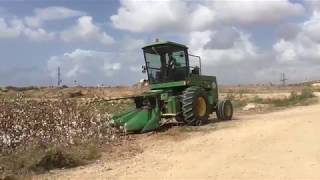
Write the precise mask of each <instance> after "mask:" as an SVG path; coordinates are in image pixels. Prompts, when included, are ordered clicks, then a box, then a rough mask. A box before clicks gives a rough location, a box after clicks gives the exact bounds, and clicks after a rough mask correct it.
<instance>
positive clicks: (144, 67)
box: [142, 66, 147, 74]
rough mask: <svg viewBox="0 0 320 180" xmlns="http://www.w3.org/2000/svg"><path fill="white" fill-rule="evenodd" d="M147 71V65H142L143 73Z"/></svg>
mask: <svg viewBox="0 0 320 180" xmlns="http://www.w3.org/2000/svg"><path fill="white" fill-rule="evenodd" d="M146 72H147V67H146V66H142V73H143V74H145V73H146Z"/></svg>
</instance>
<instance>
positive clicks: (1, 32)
mask: <svg viewBox="0 0 320 180" xmlns="http://www.w3.org/2000/svg"><path fill="white" fill-rule="evenodd" d="M54 35H55V34H54V33H53V32H47V31H46V30H45V29H43V28H29V27H27V26H26V25H25V24H24V23H23V21H22V20H20V19H18V18H7V19H4V18H0V38H19V37H26V38H28V39H30V40H32V41H36V42H43V41H49V40H52V39H53V38H54Z"/></svg>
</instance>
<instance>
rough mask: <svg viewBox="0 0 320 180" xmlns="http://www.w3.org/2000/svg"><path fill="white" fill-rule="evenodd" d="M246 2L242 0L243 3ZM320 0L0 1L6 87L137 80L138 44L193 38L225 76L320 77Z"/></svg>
mask: <svg viewBox="0 0 320 180" xmlns="http://www.w3.org/2000/svg"><path fill="white" fill-rule="evenodd" d="M239 7H241V8H239ZM319 10H320V3H319V2H317V1H300V0H296V1H288V0H268V1H258V0H250V1H249V0H237V1H228V0H224V1H222V0H219V1H206V0H203V1H183V0H154V1H147V0H139V1H138V0H121V1H116V0H81V1H79V0H68V1H58V0H50V1H49V0H48V1H38V0H24V1H0V86H6V85H16V86H28V85H55V84H56V79H57V77H56V76H57V75H56V73H57V72H56V71H57V67H58V66H60V67H61V69H62V79H63V83H64V84H67V85H74V84H75V83H74V81H75V80H76V81H77V82H78V83H79V84H81V85H99V84H104V85H120V84H133V83H135V82H137V81H138V80H139V79H141V78H144V77H145V75H144V74H142V73H141V65H142V64H143V63H144V62H143V55H142V51H141V47H142V46H143V45H144V44H146V43H150V42H151V41H153V39H155V38H156V37H159V38H160V39H161V40H171V41H177V42H180V43H183V44H186V45H188V46H189V48H190V51H191V52H192V53H193V54H197V55H200V56H202V59H203V63H204V72H205V73H206V74H209V75H217V77H218V79H219V82H220V83H223V84H243V83H270V82H272V83H279V79H280V74H281V72H285V73H286V74H287V76H288V78H289V79H290V81H291V82H296V81H304V80H311V79H320V75H319V73H318V72H319V70H320V67H319V66H320V53H319V52H320V35H318V34H319V33H318V32H320V31H319V30H320V13H318V12H319Z"/></svg>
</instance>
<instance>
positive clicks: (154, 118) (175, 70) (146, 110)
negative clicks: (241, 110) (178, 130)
mask: <svg viewBox="0 0 320 180" xmlns="http://www.w3.org/2000/svg"><path fill="white" fill-rule="evenodd" d="M142 49H143V52H144V58H145V66H143V71H144V72H146V73H147V75H148V81H149V86H150V90H149V91H147V92H145V93H143V94H141V95H139V96H136V97H133V99H134V102H135V108H134V109H132V110H129V111H127V112H123V113H120V114H118V115H114V116H113V125H115V126H118V127H122V128H123V129H124V130H125V131H126V132H147V131H151V130H154V129H156V128H158V127H159V125H160V120H161V119H162V118H175V119H176V120H177V121H178V122H181V123H186V124H188V125H201V124H204V123H206V122H207V121H208V118H209V115H210V114H211V113H213V112H216V114H217V118H218V119H221V120H230V119H231V118H232V115H233V107H232V104H231V102H230V100H223V101H219V100H218V86H217V81H216V77H215V76H205V75H202V74H201V59H200V57H199V56H195V55H191V54H189V53H188V47H186V46H185V45H182V44H178V43H174V42H170V41H165V42H159V41H157V42H155V43H153V44H150V45H147V46H145V47H143V48H142ZM192 58H193V59H196V60H197V62H196V63H198V64H197V65H194V64H195V62H191V59H192Z"/></svg>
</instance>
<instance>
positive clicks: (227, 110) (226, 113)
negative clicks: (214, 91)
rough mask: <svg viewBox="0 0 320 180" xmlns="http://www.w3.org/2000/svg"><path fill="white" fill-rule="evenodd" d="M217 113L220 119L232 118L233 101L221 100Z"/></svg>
mask: <svg viewBox="0 0 320 180" xmlns="http://www.w3.org/2000/svg"><path fill="white" fill-rule="evenodd" d="M216 114H217V118H218V119H219V120H231V119H232V116H233V106H232V103H231V101H230V100H223V101H219V102H218V104H217V107H216Z"/></svg>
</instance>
